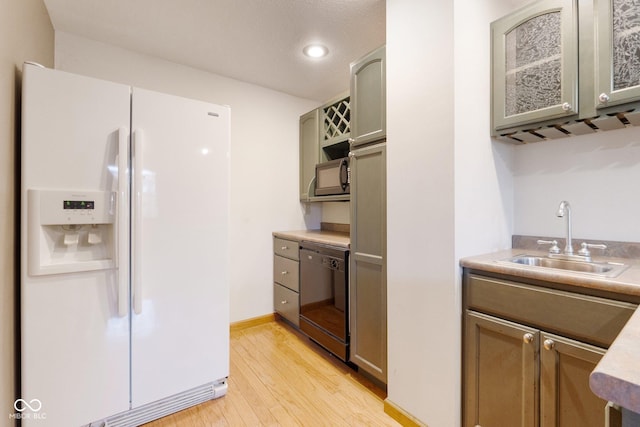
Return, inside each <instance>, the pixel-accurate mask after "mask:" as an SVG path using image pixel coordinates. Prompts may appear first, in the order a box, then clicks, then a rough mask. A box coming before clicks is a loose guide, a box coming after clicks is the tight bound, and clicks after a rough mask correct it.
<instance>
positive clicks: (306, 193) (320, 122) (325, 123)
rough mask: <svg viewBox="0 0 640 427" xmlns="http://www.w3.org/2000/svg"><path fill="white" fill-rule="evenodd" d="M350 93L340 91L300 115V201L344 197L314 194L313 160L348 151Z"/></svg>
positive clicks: (343, 154) (343, 197) (333, 199)
mask: <svg viewBox="0 0 640 427" xmlns="http://www.w3.org/2000/svg"><path fill="white" fill-rule="evenodd" d="M350 126H351V108H350V95H349V94H348V93H343V94H340V95H338V96H336V97H335V98H333V99H331V100H329V101H327V102H326V103H325V104H324V105H322V106H320V107H318V108H316V109H314V110H312V111H309V112H308V113H306V114H304V115H302V116H300V140H299V145H300V201H302V202H328V201H348V200H349V195H348V194H346V195H331V196H316V194H315V170H316V164H318V163H323V162H327V161H329V160H333V159H340V158H343V157H347V156H348V155H349V135H350V129H351V127H350Z"/></svg>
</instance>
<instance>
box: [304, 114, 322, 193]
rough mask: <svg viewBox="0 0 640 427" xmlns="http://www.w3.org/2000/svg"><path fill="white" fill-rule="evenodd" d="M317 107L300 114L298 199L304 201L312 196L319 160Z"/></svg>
mask: <svg viewBox="0 0 640 427" xmlns="http://www.w3.org/2000/svg"><path fill="white" fill-rule="evenodd" d="M319 114H320V110H319V109H315V110H312V111H309V112H308V113H306V114H304V115H302V116H300V140H299V144H300V200H301V201H303V202H306V201H308V200H309V198H310V197H312V196H313V194H314V192H313V181H314V179H315V172H316V169H315V168H316V164H317V163H318V160H319V151H318V147H319V138H320V132H319V130H318V120H319V119H318V117H319Z"/></svg>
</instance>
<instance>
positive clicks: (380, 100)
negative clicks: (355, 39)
mask: <svg viewBox="0 0 640 427" xmlns="http://www.w3.org/2000/svg"><path fill="white" fill-rule="evenodd" d="M386 110H387V89H386V59H385V47H384V46H382V47H380V48H378V49H376V50H374V51H373V52H371V53H369V54H367V55H365V56H364V57H363V58H361V59H359V60H358V61H356V62H354V63H353V64H351V117H352V118H353V121H352V123H351V142H352V146H354V147H357V146H360V145H363V144H368V143H371V142H375V141H378V140H382V139H385V138H386V136H387V119H386V117H387V111H386Z"/></svg>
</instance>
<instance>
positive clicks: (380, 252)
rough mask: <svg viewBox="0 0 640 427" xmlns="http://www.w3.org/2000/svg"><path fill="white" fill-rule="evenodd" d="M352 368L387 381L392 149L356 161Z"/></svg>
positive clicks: (368, 152) (374, 150)
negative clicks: (388, 163) (389, 155)
mask: <svg viewBox="0 0 640 427" xmlns="http://www.w3.org/2000/svg"><path fill="white" fill-rule="evenodd" d="M349 268H350V270H349V274H350V280H349V299H350V316H349V317H350V329H351V331H350V332H351V362H353V363H355V364H356V365H358V366H359V367H360V368H361V369H363V370H365V371H366V372H368V373H369V374H371V375H373V376H374V377H375V378H377V379H379V380H380V381H382V382H384V383H386V381H387V269H386V145H385V144H377V145H374V146H371V147H367V148H363V149H360V150H355V151H353V152H352V155H351V256H350V267H349Z"/></svg>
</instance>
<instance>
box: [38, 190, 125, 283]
mask: <svg viewBox="0 0 640 427" xmlns="http://www.w3.org/2000/svg"><path fill="white" fill-rule="evenodd" d="M116 196H117V193H115V192H110V191H67V190H44V189H29V190H27V198H28V219H27V223H28V227H29V229H28V260H27V264H28V269H29V274H30V275H35V276H37V275H45V274H58V273H73V272H79V271H90V270H102V269H106V268H113V267H115V256H116V255H115V234H114V233H115V228H114V227H115V216H116V215H115V212H116Z"/></svg>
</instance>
